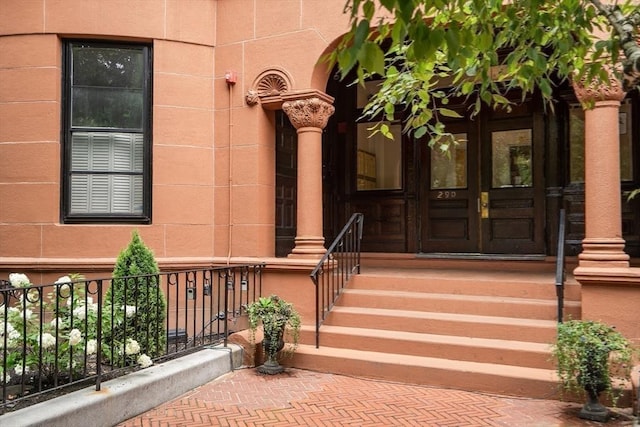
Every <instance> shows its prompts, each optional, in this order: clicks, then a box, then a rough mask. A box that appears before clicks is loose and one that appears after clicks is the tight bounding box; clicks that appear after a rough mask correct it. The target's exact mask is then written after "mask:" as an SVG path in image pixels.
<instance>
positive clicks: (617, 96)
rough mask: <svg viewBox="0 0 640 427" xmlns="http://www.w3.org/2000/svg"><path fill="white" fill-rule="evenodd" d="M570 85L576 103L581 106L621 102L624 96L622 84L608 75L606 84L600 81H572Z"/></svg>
mask: <svg viewBox="0 0 640 427" xmlns="http://www.w3.org/2000/svg"><path fill="white" fill-rule="evenodd" d="M572 85H573V90H574V92H575V93H576V96H577V97H578V101H580V103H582V104H593V103H594V102H601V101H617V102H621V101H622V100H623V99H624V97H625V95H626V93H625V91H624V89H623V88H622V84H621V83H620V81H619V80H618V79H617V78H616V77H615V76H613V75H610V78H609V82H608V83H603V82H601V81H591V82H589V83H587V82H584V81H574V82H573V83H572Z"/></svg>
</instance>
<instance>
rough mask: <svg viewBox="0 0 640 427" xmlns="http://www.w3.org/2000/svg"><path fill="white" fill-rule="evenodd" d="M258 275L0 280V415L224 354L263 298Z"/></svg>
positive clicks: (244, 271)
mask: <svg viewBox="0 0 640 427" xmlns="http://www.w3.org/2000/svg"><path fill="white" fill-rule="evenodd" d="M263 267H264V264H255V265H230V266H224V267H213V268H208V269H199V270H188V271H174V272H164V273H158V274H151V275H140V276H127V277H121V278H106V279H84V278H75V277H74V278H70V277H64V278H61V280H58V281H57V282H56V283H55V284H49V285H33V284H31V283H29V281H28V278H26V276H24V275H10V280H9V281H6V280H0V357H1V359H0V385H1V386H2V400H1V401H0V414H2V413H4V412H6V411H7V410H9V409H10V408H13V409H15V408H17V407H19V406H20V404H21V401H25V400H26V398H27V397H33V396H34V395H37V394H44V393H47V392H50V391H52V390H59V389H62V388H65V389H67V388H69V389H71V388H73V387H72V386H74V385H78V386H89V385H91V384H95V387H96V390H100V385H101V382H102V381H103V380H104V379H109V378H113V377H116V376H118V375H122V374H124V373H126V372H129V371H131V370H135V369H138V368H141V367H142V368H143V367H145V366H148V365H149V364H152V363H153V362H157V361H162V360H166V359H170V358H173V357H178V356H180V355H181V354H186V353H189V352H192V351H195V350H197V349H199V348H201V347H202V346H205V345H212V344H224V345H225V346H226V345H227V338H228V337H229V335H230V334H231V333H233V332H235V331H236V329H235V324H236V322H237V320H238V318H239V317H240V316H242V315H243V314H245V312H246V307H247V305H248V304H249V303H251V302H253V301H255V300H256V299H257V298H258V297H259V296H260V294H261V291H262V270H263ZM117 287H120V291H119V292H118V293H116V292H114V290H115V289H116V288H117ZM109 288H111V291H110V290H109ZM117 295H119V296H117ZM150 300H153V301H154V302H153V303H149V301H150Z"/></svg>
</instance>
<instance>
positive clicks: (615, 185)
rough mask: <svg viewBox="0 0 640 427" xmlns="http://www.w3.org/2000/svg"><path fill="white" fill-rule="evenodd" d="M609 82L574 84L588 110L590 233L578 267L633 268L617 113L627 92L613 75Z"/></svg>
mask: <svg viewBox="0 0 640 427" xmlns="http://www.w3.org/2000/svg"><path fill="white" fill-rule="evenodd" d="M610 80H611V81H610V84H609V86H604V85H602V84H591V85H589V86H585V85H582V84H578V83H574V90H575V92H576V95H577V96H578V100H579V101H580V102H581V103H582V104H583V105H585V104H586V105H589V106H590V107H591V108H587V109H585V112H584V115H585V117H584V123H585V130H584V133H585V141H584V151H585V179H584V181H585V238H584V240H583V241H582V253H581V254H580V255H579V257H578V259H579V267H578V268H580V267H628V266H629V256H628V255H627V254H626V253H625V252H624V244H625V242H624V239H623V238H622V211H621V194H620V134H619V131H618V128H619V125H618V115H619V112H620V103H621V101H622V100H623V99H624V96H625V93H624V91H623V90H622V87H621V85H620V83H619V82H618V81H617V80H616V79H615V78H614V77H611V79H610Z"/></svg>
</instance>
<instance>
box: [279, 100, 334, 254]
mask: <svg viewBox="0 0 640 427" xmlns="http://www.w3.org/2000/svg"><path fill="white" fill-rule="evenodd" d="M297 98H298V97H297ZM332 102H333V98H331V97H329V96H327V95H325V94H323V93H321V92H311V94H310V97H308V98H302V99H300V98H298V99H293V100H289V101H285V102H284V103H283V104H282V109H283V110H284V112H285V113H287V116H289V120H291V123H292V124H293V126H295V128H296V129H297V133H298V200H297V205H296V207H297V217H296V220H297V225H296V238H295V247H294V248H293V251H292V252H291V254H289V256H290V257H312V258H321V257H322V255H324V253H325V252H326V249H325V247H324V237H323V229H322V130H323V129H324V128H325V126H326V125H327V121H328V120H329V117H330V116H331V115H332V114H333V112H334V111H335V108H334V107H333V105H331V103H332Z"/></svg>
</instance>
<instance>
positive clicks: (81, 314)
mask: <svg viewBox="0 0 640 427" xmlns="http://www.w3.org/2000/svg"><path fill="white" fill-rule="evenodd" d="M86 314H87V313H86V312H85V308H84V306H80V307H76V308H75V309H74V310H73V317H77V318H78V319H80V320H84V319H85V318H86V317H87V316H86Z"/></svg>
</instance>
